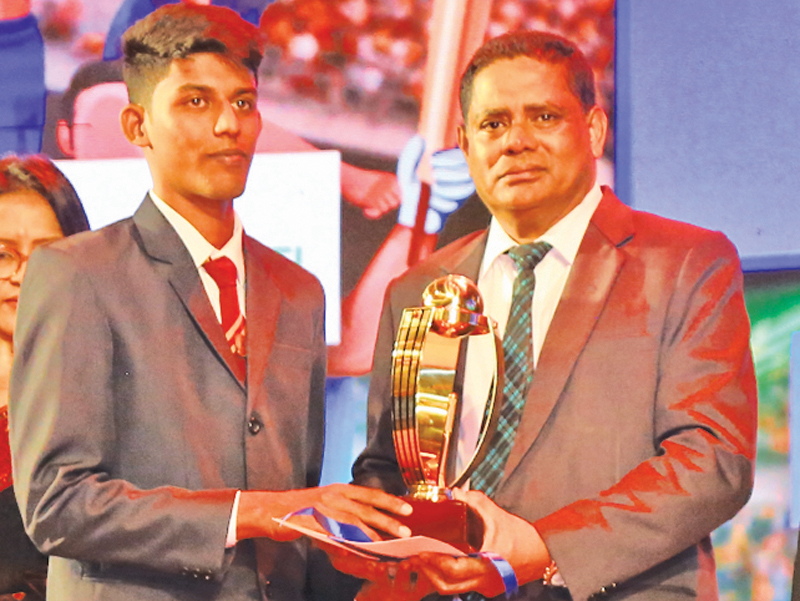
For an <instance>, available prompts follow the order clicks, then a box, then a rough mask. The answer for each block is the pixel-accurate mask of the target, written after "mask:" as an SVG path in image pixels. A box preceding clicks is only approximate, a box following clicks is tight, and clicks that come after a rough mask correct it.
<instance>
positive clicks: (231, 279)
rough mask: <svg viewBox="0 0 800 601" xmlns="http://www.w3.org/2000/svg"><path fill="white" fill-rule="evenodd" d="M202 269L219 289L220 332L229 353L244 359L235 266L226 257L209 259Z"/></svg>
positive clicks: (243, 329) (243, 337)
mask: <svg viewBox="0 0 800 601" xmlns="http://www.w3.org/2000/svg"><path fill="white" fill-rule="evenodd" d="M203 269H205V270H206V272H207V273H208V275H210V276H211V278H212V279H213V280H214V281H215V282H216V283H217V287H218V288H219V309H220V322H221V325H222V330H223V332H225V339H226V340H227V341H228V344H229V345H230V347H231V352H232V353H233V354H234V355H237V356H239V357H244V356H245V355H246V354H247V352H246V347H245V321H244V315H242V311H241V309H240V307H239V293H238V291H237V288H236V265H234V264H233V261H231V260H230V259H229V258H228V257H219V258H217V259H213V260H212V259H209V260H208V261H206V262H205V263H203Z"/></svg>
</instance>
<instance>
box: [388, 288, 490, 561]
mask: <svg viewBox="0 0 800 601" xmlns="http://www.w3.org/2000/svg"><path fill="white" fill-rule="evenodd" d="M422 305H423V306H421V307H411V308H407V309H404V310H403V315H402V317H401V320H400V327H399V330H398V332H397V338H396V340H395V344H394V350H393V352H392V419H393V424H392V427H393V437H394V447H395V452H396V455H397V462H398V465H399V468H400V473H401V474H402V476H403V479H404V481H405V483H406V486H407V487H408V490H409V496H408V497H407V499H406V500H408V501H409V502H410V503H411V505H412V506H413V507H414V512H413V513H412V515H411V516H409V517H408V518H404V520H403V521H404V522H405V523H406V525H407V526H409V528H411V531H412V533H413V534H419V535H425V536H430V537H432V538H437V539H439V540H443V541H445V542H447V543H450V544H451V545H453V546H454V547H456V548H458V549H460V550H462V551H466V552H471V551H473V550H477V549H479V548H480V546H481V541H482V539H483V524H482V522H481V520H480V518H479V517H478V516H477V515H475V514H473V513H472V512H469V511H468V508H467V506H466V504H464V503H462V502H460V501H455V500H453V499H452V498H451V494H450V489H451V488H453V487H458V486H461V485H462V484H464V483H465V482H466V481H467V480H468V479H469V476H470V474H471V473H472V471H473V470H474V468H475V466H476V465H477V464H478V463H479V462H480V460H481V459H482V458H483V456H484V455H485V454H486V443H487V442H488V441H489V440H491V434H492V433H493V432H494V430H495V428H496V424H497V418H498V413H499V403H497V402H496V398H497V390H502V383H501V382H499V379H500V378H501V377H502V373H503V370H502V352H501V351H502V345H500V344H499V341H498V337H497V332H496V326H495V324H494V322H493V321H492V319H491V318H489V317H487V316H486V315H484V314H483V299H482V298H481V295H480V292H479V291H478V288H477V286H476V285H475V284H474V283H473V282H472V281H471V280H470V279H469V278H467V277H465V276H461V275H447V276H444V277H441V278H438V279H436V280H434V281H433V282H431V284H429V285H428V287H427V288H426V289H425V292H424V293H423V297H422ZM475 337H488V338H489V339H490V341H489V342H490V344H491V345H492V348H493V350H494V356H495V357H496V361H495V362H494V368H493V377H492V382H491V386H490V390H489V394H488V399H487V406H486V412H485V414H484V419H483V424H482V426H481V432H480V434H479V436H478V442H477V444H476V447H475V450H474V452H473V453H472V455H471V458H470V459H469V461H467V462H466V465H465V466H464V467H463V469H461V471H460V473H455V472H456V468H455V464H456V462H455V461H454V454H455V450H454V447H455V444H456V442H457V440H456V439H457V437H458V435H457V429H458V422H459V417H460V412H461V394H460V390H459V389H460V386H461V383H462V380H463V374H462V373H461V366H462V365H463V363H464V359H465V356H466V355H465V353H466V346H467V344H468V342H467V341H468V340H469V339H470V338H472V339H474V338H475Z"/></svg>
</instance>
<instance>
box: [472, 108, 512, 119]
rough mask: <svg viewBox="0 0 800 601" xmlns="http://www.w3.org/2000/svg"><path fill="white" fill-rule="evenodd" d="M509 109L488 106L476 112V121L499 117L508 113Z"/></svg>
mask: <svg viewBox="0 0 800 601" xmlns="http://www.w3.org/2000/svg"><path fill="white" fill-rule="evenodd" d="M510 112H511V111H509V110H508V109H507V108H496V109H495V108H490V109H486V110H484V111H481V112H480V113H478V115H477V118H478V121H483V120H484V119H486V118H488V117H501V116H503V115H508V114H509V113H510Z"/></svg>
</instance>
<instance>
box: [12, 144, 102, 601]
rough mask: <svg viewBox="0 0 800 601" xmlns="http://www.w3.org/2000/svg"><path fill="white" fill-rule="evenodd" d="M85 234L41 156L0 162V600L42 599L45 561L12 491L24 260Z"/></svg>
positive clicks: (72, 203)
mask: <svg viewBox="0 0 800 601" xmlns="http://www.w3.org/2000/svg"><path fill="white" fill-rule="evenodd" d="M88 229H89V223H88V221H87V219H86V214H85V213H84V211H83V207H82V206H81V203H80V200H79V199H78V195H77V194H76V193H75V190H74V188H73V187H72V185H71V184H70V183H69V181H67V179H66V178H65V177H64V175H63V174H62V173H61V172H60V171H59V170H58V168H57V167H56V166H55V165H53V163H51V162H50V160H49V159H47V158H46V157H44V156H41V155H31V156H28V157H18V156H15V155H10V156H6V157H5V158H3V159H0V541H2V544H0V601H4V600H6V599H18V598H20V597H19V595H16V596H14V597H12V595H11V594H12V593H25V597H24V598H25V599H28V600H37V599H44V594H45V578H46V576H47V558H46V557H44V556H43V555H41V554H40V553H39V552H38V551H37V550H36V548H35V547H34V546H33V543H31V541H30V540H29V539H28V537H27V536H26V534H25V531H24V529H23V525H22V518H21V517H20V513H19V509H18V508H17V503H16V500H15V499H14V491H13V488H12V486H11V484H12V482H11V453H10V451H9V447H8V385H9V375H10V373H11V361H12V359H13V355H14V349H13V340H14V322H15V319H16V314H17V302H18V299H19V290H20V285H21V284H22V279H23V277H24V276H25V268H26V267H27V262H28V257H29V256H30V254H31V252H33V250H34V249H35V248H36V247H37V246H40V245H42V244H46V243H48V242H52V241H53V240H58V239H59V238H63V237H64V236H69V235H72V234H75V233H77V232H82V231H84V230H88Z"/></svg>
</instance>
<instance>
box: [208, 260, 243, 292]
mask: <svg viewBox="0 0 800 601" xmlns="http://www.w3.org/2000/svg"><path fill="white" fill-rule="evenodd" d="M203 269H205V270H206V273H208V275H210V276H211V278H212V279H213V280H214V281H215V282H216V283H217V286H219V287H220V288H225V287H228V286H235V285H236V265H234V264H233V261H231V260H230V259H229V258H228V257H219V258H217V259H209V260H208V261H206V262H205V263H203Z"/></svg>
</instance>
